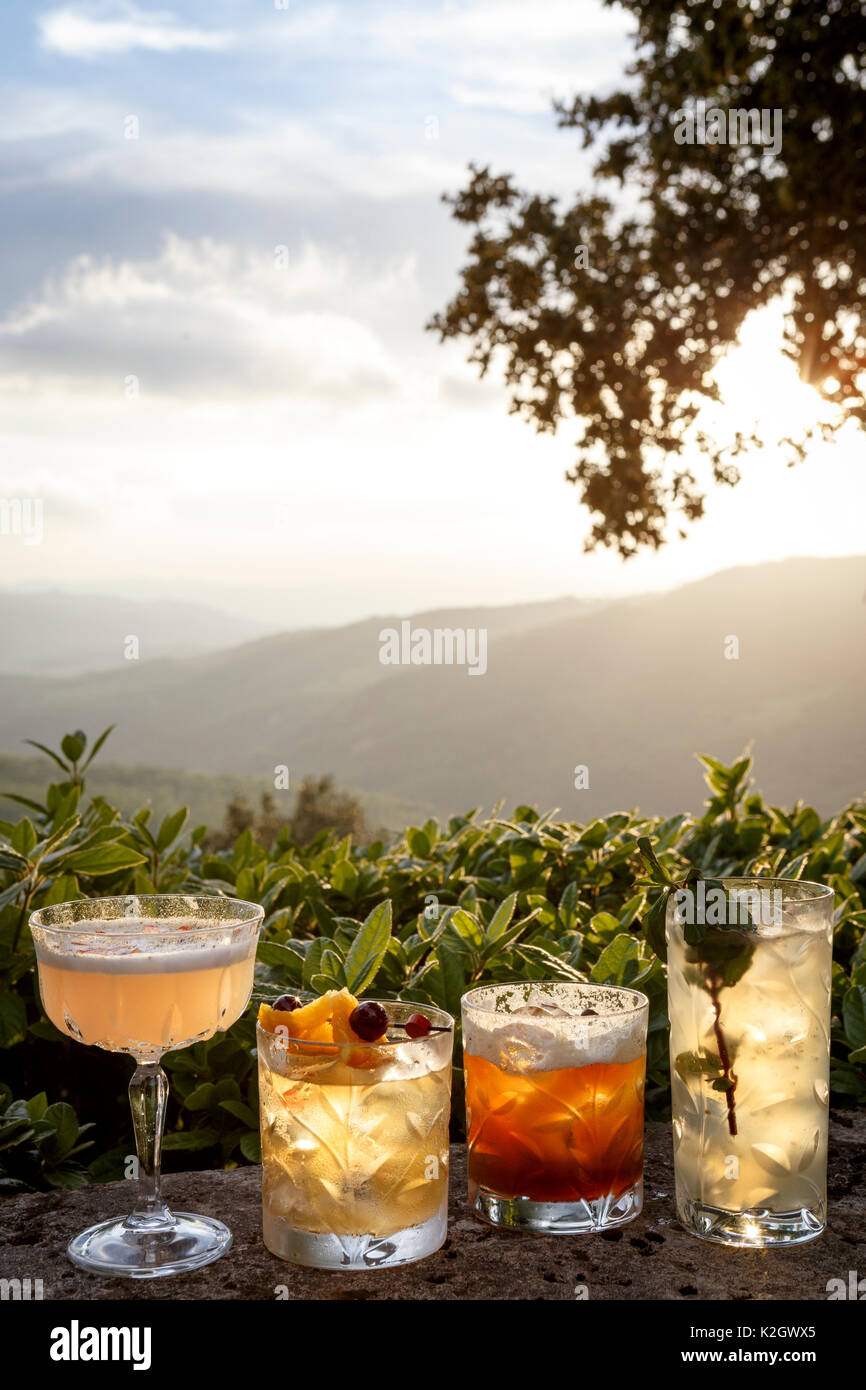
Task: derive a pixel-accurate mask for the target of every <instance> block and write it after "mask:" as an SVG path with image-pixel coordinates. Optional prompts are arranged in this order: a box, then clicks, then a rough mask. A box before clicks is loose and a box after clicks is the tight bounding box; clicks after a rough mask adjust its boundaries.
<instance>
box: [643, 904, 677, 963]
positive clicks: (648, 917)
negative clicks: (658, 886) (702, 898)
mask: <svg viewBox="0 0 866 1390" xmlns="http://www.w3.org/2000/svg"><path fill="white" fill-rule="evenodd" d="M669 896H670V893H669V890H665V891H664V892H660V893H657V894H656V897H655V901H654V902H652V903H651V904H650V906H649V907H648V908H647V910H646V912H645V913H644V915H643V921H642V923H641V926H642V928H643V934H644V938H645V940H646V942H647V944H648V945H649V946H650V947H651V948H652V950H653V951H655V954H656V955H657V956H658V958H659V960H663V961H667V958H668V944H667V937H666V934H665V922H666V920H667V910H668V897H669Z"/></svg>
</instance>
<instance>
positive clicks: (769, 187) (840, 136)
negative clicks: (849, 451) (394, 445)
mask: <svg viewBox="0 0 866 1390" xmlns="http://www.w3.org/2000/svg"><path fill="white" fill-rule="evenodd" d="M605 3H606V4H610V3H612V0H605ZM621 4H622V7H624V8H625V9H626V10H627V11H628V12H629V13H630V14H631V15H632V16H633V18H634V20H635V21H636V24H637V31H636V34H635V46H636V51H637V56H636V59H635V61H634V63H633V65H632V66H631V68H630V69H629V73H628V75H629V77H630V78H631V79H632V85H631V86H630V87H629V89H628V90H623V91H619V92H616V93H614V94H613V95H612V96H609V97H607V98H605V99H603V100H596V99H595V98H588V99H584V98H582V97H577V98H576V99H574V100H573V101H571V102H570V103H568V104H564V103H558V104H557V105H556V108H555V109H556V111H557V113H558V123H559V125H560V126H561V127H564V128H568V129H571V130H576V131H578V132H580V134H581V135H582V139H583V145H584V147H585V148H587V147H593V148H594V149H595V151H596V159H595V163H594V176H595V178H596V179H597V180H599V181H610V180H613V181H615V182H617V183H618V184H619V185H620V186H622V187H623V188H625V189H627V190H629V195H630V196H629V199H628V200H626V203H625V205H624V204H623V203H622V202H620V204H619V205H617V204H616V203H615V202H614V201H613V200H612V199H611V198H608V197H606V196H602V195H601V194H600V193H598V192H594V193H593V194H592V196H588V197H584V198H581V199H579V200H578V201H577V202H575V203H574V204H573V205H572V206H571V207H569V208H567V209H566V210H564V211H561V210H560V209H559V207H558V206H557V203H556V201H555V200H554V199H552V198H547V197H543V196H541V195H538V194H531V193H527V192H523V191H521V190H520V189H518V188H517V187H516V186H515V184H514V183H513V181H512V178H511V176H510V175H494V174H492V173H491V172H490V169H489V168H481V167H478V166H476V165H472V166H471V178H470V181H469V183H468V185H467V187H466V188H464V189H463V191H462V192H460V193H458V194H457V195H456V196H454V197H449V196H447V195H446V198H445V201H446V202H448V203H450V204H451V206H452V208H453V216H454V217H455V218H456V219H457V220H458V221H460V222H465V223H467V224H469V225H470V226H473V227H474V228H475V229H476V230H475V233H474V236H473V238H472V241H471V243H470V249H469V261H468V264H467V265H466V266H465V267H464V269H463V271H462V272H461V274H462V284H461V286H460V289H459V291H458V293H457V295H456V296H455V298H454V299H453V301H452V302H451V303H450V304H449V305H448V306H447V308H446V309H445V310H444V312H442V313H440V314H437V315H436V316H435V317H434V318H433V319H432V321H431V323H430V324H429V325H428V327H430V328H432V329H434V330H437V331H438V332H439V334H440V336H441V338H443V339H444V338H461V337H462V338H466V339H468V340H469V341H470V342H471V344H472V349H471V353H470V360H471V361H473V362H475V363H477V364H478V365H479V367H480V371H481V374H482V375H484V373H486V372H487V371H488V369H490V368H491V366H497V365H498V364H499V363H500V362H501V364H502V367H503V369H504V374H505V379H506V382H507V384H508V386H509V388H510V392H511V404H510V408H511V410H512V412H515V413H518V414H520V415H521V416H522V417H524V418H525V419H527V420H529V421H532V422H533V423H534V424H535V426H536V428H537V429H538V430H540V431H545V432H549V433H553V432H554V431H555V430H556V428H557V426H558V425H559V424H560V422H561V421H563V420H564V419H568V418H575V419H577V420H579V422H580V426H582V433H581V434H580V437H579V439H578V445H577V460H576V463H575V465H574V467H573V468H572V469H571V470H569V471H568V472H567V473H566V478H567V480H568V481H569V482H571V483H574V484H576V485H577V487H578V489H579V491H580V497H581V500H582V501H583V502H584V503H585V504H586V505H587V506H588V508H589V509H590V512H591V515H592V525H591V529H590V532H589V535H588V537H587V540H586V549H588V550H592V549H594V548H596V547H597V546H599V545H605V546H610V547H612V548H614V549H616V550H618V551H619V553H620V554H621V555H622V556H623V557H627V556H630V555H633V554H634V553H635V552H636V551H638V550H639V549H641V548H644V547H649V548H658V547H659V546H661V545H662V544H664V541H665V529H666V526H667V523H668V521H669V520H671V519H673V518H675V517H676V518H677V519H678V522H679V527H680V534H681V535H682V534H684V531H683V529H682V528H683V526H684V525H685V524H687V523H689V522H692V521H695V520H696V519H698V518H699V517H700V516H701V515H702V514H703V510H704V502H705V496H704V494H703V492H702V489H701V487H700V486H699V484H698V481H697V479H696V477H695V475H694V473H693V472H692V470H691V468H690V467H689V466H688V464H687V462H686V460H685V459H684V457H683V455H684V452H685V451H686V450H687V449H689V448H694V447H697V449H698V450H699V451H700V453H701V454H702V455H703V456H704V457H705V458H706V459H707V460H708V462H709V465H710V469H711V473H712V478H713V480H714V482H716V483H724V484H730V485H733V484H735V483H736V482H738V481H739V476H740V474H739V469H738V468H737V466H736V463H735V460H736V459H737V458H738V456H739V455H741V454H742V453H743V452H744V451H745V450H747V449H749V448H752V447H755V446H757V445H760V444H761V443H762V441H761V439H760V438H759V437H757V433H751V432H747V433H742V432H734V433H733V434H732V435H731V437H730V438H728V439H720V438H718V437H716V436H715V435H714V436H713V437H711V436H710V434H709V432H708V429H707V428H706V426H705V425H702V422H701V418H700V413H701V409H702V407H704V406H705V405H707V403H709V402H715V401H718V400H719V392H718V388H717V386H716V384H715V382H714V381H713V379H712V372H713V370H714V368H715V366H716V364H717V363H718V361H719V359H720V358H721V357H722V356H723V355H724V353H725V351H726V350H727V349H728V348H729V347H730V346H731V345H732V344H734V343H735V342H736V338H737V334H738V331H739V329H740V327H741V325H742V323H743V320H744V319H745V317H746V315H747V314H748V313H749V312H750V311H751V310H752V309H755V308H758V307H760V306H763V305H766V304H768V303H769V302H770V301H772V300H775V299H777V298H778V297H780V296H781V302H782V304H783V306H784V310H785V328H784V341H783V344H782V345H781V346H782V348H783V350H784V351H785V352H786V354H787V355H788V356H789V357H791V358H792V359H793V360H794V361H795V362H796V363H797V366H798V370H799V374H800V376H801V378H802V380H803V381H805V382H808V383H810V384H811V385H812V386H813V387H814V388H815V390H816V392H817V395H818V397H820V398H822V399H823V401H825V402H827V403H828V406H829V407H830V408H828V410H827V411H826V412H824V411H823V410H821V411H820V413H821V414H822V415H824V418H822V419H821V420H820V422H819V423H817V424H816V425H815V426H814V427H813V428H811V429H808V430H804V431H803V432H802V433H801V434H800V435H799V436H797V437H791V438H788V439H786V440H785V441H784V445H785V446H786V447H787V452H788V458H789V461H790V462H796V460H797V459H799V458H802V457H803V455H804V453H805V451H806V449H807V447H808V445H809V443H810V442H811V441H812V440H813V439H815V438H816V437H821V436H823V437H824V438H830V437H832V435H833V434H834V433H835V431H837V430H838V429H839V428H840V427H841V426H842V425H843V424H844V423H846V422H847V421H849V420H854V421H857V422H858V423H859V425H860V426H861V427H862V426H863V425H864V424H866V394H864V393H866V324H864V297H866V235H864V233H866V192H864V163H866V127H864V112H866V103H864V99H863V91H864V87H866V25H864V5H863V3H861V0H788V2H787V3H783V0H714V3H713V2H711V0H691V3H689V0H621ZM700 103H705V105H706V108H718V109H719V110H720V111H721V112H722V113H723V114H725V115H727V114H728V113H731V112H742V113H744V114H745V113H746V112H749V111H752V110H754V111H755V112H757V113H760V112H761V111H766V112H767V113H768V115H770V116H772V114H773V113H774V112H776V111H778V112H779V113H780V120H781V126H780V130H781V137H782V143H781V149H779V150H778V152H776V153H774V151H773V149H772V148H771V147H770V143H769V142H768V141H767V140H763V143H759V141H758V140H757V139H753V140H752V142H751V143H743V142H741V143H710V141H711V139H712V138H713V136H715V137H718V135H719V128H718V124H715V125H713V126H712V127H710V126H708V127H707V131H706V141H707V142H706V143H698V142H697V139H696V141H695V143H684V142H683V140H684V134H683V119H684V113H686V114H694V113H695V112H696V111H697V110H698V107H699V104H700ZM711 130H712V134H711ZM727 133H730V132H729V129H728V132H727ZM735 133H740V134H743V135H745V134H751V135H755V136H757V128H756V127H754V126H753V125H752V124H751V123H749V124H748V125H747V126H742V124H740V123H739V121H738V123H737V125H736V126H735ZM765 133H766V132H765ZM635 200H636V207H635V209H634V211H624V206H626V207H632V206H634V203H635ZM580 248H583V251H581V249H580ZM818 413H819V402H818V400H816V414H818ZM704 419H706V417H704Z"/></svg>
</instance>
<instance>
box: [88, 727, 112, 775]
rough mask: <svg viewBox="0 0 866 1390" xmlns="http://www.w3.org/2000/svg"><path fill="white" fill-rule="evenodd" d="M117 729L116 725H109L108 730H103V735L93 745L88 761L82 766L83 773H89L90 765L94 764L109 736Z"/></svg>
mask: <svg viewBox="0 0 866 1390" xmlns="http://www.w3.org/2000/svg"><path fill="white" fill-rule="evenodd" d="M116 728H117V725H116V724H109V726H108V728H107V729H103V731H102V733H101V734H100V735H99V738H98V739H97V740H96V742H95V743H94V745H93V747H92V748H91V750H90V752H89V753H88V755H87V759H86V761H85V762H84V763H83V764H82V767H81V771H82V772H86V771H87V769H88V768H89V767H90V764H91V763H92V762H93V759H94V758H95V757H96V755H97V753H98V752H99V750H100V748H101V747H102V745H103V743H104V742H105V740H106V739H107V738H108V735H109V734H110V733H112V732H113V731H114V729H116Z"/></svg>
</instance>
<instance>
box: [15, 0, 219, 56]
mask: <svg viewBox="0 0 866 1390" xmlns="http://www.w3.org/2000/svg"><path fill="white" fill-rule="evenodd" d="M38 26H39V38H40V42H41V44H42V47H43V48H46V49H48V50H49V51H50V52H53V53H61V54H63V56H64V57H66V58H104V57H111V56H113V55H114V54H119V53H130V52H132V51H133V49H137V48H141V49H146V50H149V51H150V52H152V53H179V52H181V51H182V50H183V49H197V50H199V51H204V52H218V51H220V50H221V49H225V48H227V47H228V46H229V44H230V43H231V42H232V38H233V35H232V34H230V33H229V32H227V31H225V30H208V29H196V28H187V27H184V26H183V25H181V24H179V23H178V21H177V18H176V17H175V15H173V14H172V13H171V12H170V11H168V10H158V11H157V10H155V11H147V10H141V9H139V8H138V6H137V5H135V4H132V3H131V2H129V3H123V2H122V0H119V2H118V3H115V4H111V5H98V6H95V5H63V6H61V7H60V8H59V9H56V10H49V11H48V13H47V14H45V15H42V16H40V18H39V20H38Z"/></svg>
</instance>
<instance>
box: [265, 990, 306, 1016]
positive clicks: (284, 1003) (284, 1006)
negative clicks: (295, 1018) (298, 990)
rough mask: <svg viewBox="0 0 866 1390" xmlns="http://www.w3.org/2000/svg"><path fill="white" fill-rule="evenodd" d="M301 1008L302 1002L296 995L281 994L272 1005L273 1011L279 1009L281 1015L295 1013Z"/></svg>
mask: <svg viewBox="0 0 866 1390" xmlns="http://www.w3.org/2000/svg"><path fill="white" fill-rule="evenodd" d="M300 1007H301V1001H300V999H299V998H298V996H297V995H296V994H281V995H280V997H279V999H277V1000H275V1001H274V1003H273V1004H272V1005H271V1008H272V1009H278V1010H279V1012H280V1013H281V1014H291V1013H294V1011H295V1009H299V1008H300Z"/></svg>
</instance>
